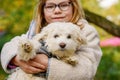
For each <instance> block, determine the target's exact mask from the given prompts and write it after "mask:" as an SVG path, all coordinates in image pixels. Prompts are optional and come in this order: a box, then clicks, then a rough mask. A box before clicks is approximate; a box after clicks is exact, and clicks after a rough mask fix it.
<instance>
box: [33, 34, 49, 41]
mask: <svg viewBox="0 0 120 80" xmlns="http://www.w3.org/2000/svg"><path fill="white" fill-rule="evenodd" d="M46 37H47V33H43V32H42V33H39V34H36V35H35V36H34V37H33V39H34V40H37V41H43V40H45V39H46Z"/></svg>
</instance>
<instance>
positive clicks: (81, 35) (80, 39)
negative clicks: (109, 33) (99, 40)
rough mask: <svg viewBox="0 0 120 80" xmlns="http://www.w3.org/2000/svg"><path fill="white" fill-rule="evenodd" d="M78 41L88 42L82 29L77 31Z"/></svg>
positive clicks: (81, 42) (80, 42)
mask: <svg viewBox="0 0 120 80" xmlns="http://www.w3.org/2000/svg"><path fill="white" fill-rule="evenodd" d="M77 35H78V36H77V41H78V43H79V44H83V45H85V44H87V38H86V37H85V35H84V34H82V32H81V30H80V31H78V32H77Z"/></svg>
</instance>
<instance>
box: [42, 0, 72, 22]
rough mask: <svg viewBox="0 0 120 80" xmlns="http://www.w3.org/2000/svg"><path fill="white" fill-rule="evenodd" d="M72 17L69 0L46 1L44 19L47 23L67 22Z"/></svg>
mask: <svg viewBox="0 0 120 80" xmlns="http://www.w3.org/2000/svg"><path fill="white" fill-rule="evenodd" d="M72 15H73V7H72V2H70V1H69V0H47V1H46V4H45V6H44V17H45V20H46V22H47V23H52V22H58V21H59V22H68V21H70V20H71V18H72Z"/></svg>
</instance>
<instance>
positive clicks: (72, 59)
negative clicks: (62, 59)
mask: <svg viewBox="0 0 120 80" xmlns="http://www.w3.org/2000/svg"><path fill="white" fill-rule="evenodd" d="M67 62H68V63H69V64H71V65H72V66H76V65H77V64H78V60H77V58H75V57H70V58H67Z"/></svg>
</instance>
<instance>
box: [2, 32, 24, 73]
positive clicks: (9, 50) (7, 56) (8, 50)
mask: <svg viewBox="0 0 120 80" xmlns="http://www.w3.org/2000/svg"><path fill="white" fill-rule="evenodd" d="M20 37H26V35H25V34H24V35H22V36H16V37H15V38H13V39H11V41H9V42H7V43H5V44H4V45H3V48H2V50H1V65H2V67H3V69H4V71H5V72H7V73H10V72H11V70H9V69H8V68H7V67H8V64H9V63H10V61H11V59H12V58H13V57H14V56H15V55H16V54H17V53H18V52H17V48H18V42H19V39H20Z"/></svg>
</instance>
